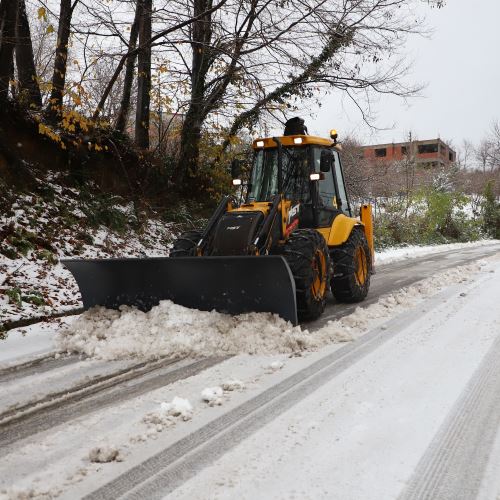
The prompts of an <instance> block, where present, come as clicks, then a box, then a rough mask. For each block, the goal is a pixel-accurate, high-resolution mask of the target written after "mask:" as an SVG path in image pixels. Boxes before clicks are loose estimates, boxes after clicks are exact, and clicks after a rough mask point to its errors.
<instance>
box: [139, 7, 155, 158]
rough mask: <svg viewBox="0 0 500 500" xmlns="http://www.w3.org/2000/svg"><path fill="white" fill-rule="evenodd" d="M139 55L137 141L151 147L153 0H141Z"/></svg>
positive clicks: (142, 146) (140, 144)
mask: <svg viewBox="0 0 500 500" xmlns="http://www.w3.org/2000/svg"><path fill="white" fill-rule="evenodd" d="M139 4H141V15H140V21H139V47H140V50H139V55H138V61H137V70H138V75H137V109H136V114H135V143H136V145H137V146H138V147H140V148H142V149H148V148H149V105H150V100H151V96H150V91H151V45H150V40H151V10H152V0H139Z"/></svg>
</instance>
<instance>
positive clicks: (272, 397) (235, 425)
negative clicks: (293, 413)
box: [85, 289, 454, 500]
mask: <svg viewBox="0 0 500 500" xmlns="http://www.w3.org/2000/svg"><path fill="white" fill-rule="evenodd" d="M453 293H454V292H453V289H448V290H445V291H444V292H441V293H439V294H437V295H435V296H434V297H432V298H431V299H428V300H427V301H426V302H425V307H426V311H427V312H428V311H430V310H431V309H433V308H435V307H438V306H440V305H442V301H443V299H444V298H446V297H448V296H451V295H453ZM421 315H422V312H421V310H420V308H417V309H416V310H412V311H408V312H406V313H403V314H401V315H399V316H398V317H396V318H393V319H391V320H389V321H388V322H386V323H384V324H383V325H380V326H379V327H377V328H375V329H373V330H372V331H371V332H369V333H367V334H365V335H363V337H361V338H360V339H358V340H357V341H355V342H353V343H351V344H348V345H345V346H344V347H341V348H340V349H338V350H337V351H335V352H333V353H331V354H329V355H327V356H325V357H323V358H321V359H319V360H318V361H316V362H314V363H313V364H312V365H310V366H308V367H306V368H304V369H302V370H300V371H299V372H297V373H295V374H293V375H291V376H290V377H288V378H287V379H285V380H283V381H282V382H280V383H278V384H277V385H275V386H273V387H271V388H269V389H267V390H266V391H264V392H263V393H261V394H259V395H257V396H255V397H254V398H252V399H250V400H249V401H247V402H245V403H243V404H241V405H240V406H238V407H236V408H234V409H233V410H231V411H229V412H228V413H226V414H225V415H222V416H221V417H219V418H216V419H215V420H213V421H212V422H210V423H208V424H206V425H205V426H203V427H202V428H200V429H198V430H197V431H195V432H193V433H192V434H190V435H188V436H186V437H184V438H182V439H180V440H179V441H177V442H176V443H174V444H173V445H171V446H169V447H168V448H166V449H164V450H162V451H161V452H159V453H157V454H156V455H153V456H152V457H150V458H149V459H147V460H145V461H144V462H142V463H141V464H139V465H137V466H135V467H132V468H131V469H129V470H128V471H126V472H124V473H123V474H121V475H120V476H118V477H116V478H115V479H113V480H112V481H110V482H109V483H107V484H105V485H103V486H102V487H100V488H99V489H97V490H96V491H94V492H92V493H90V494H89V495H87V496H86V497H85V499H86V500H98V499H105V500H107V499H109V498H127V499H139V500H143V499H144V498H148V499H152V498H164V497H165V496H166V495H167V494H168V493H170V492H172V491H173V490H174V489H176V488H177V487H178V486H180V485H181V484H183V483H184V482H186V481H187V480H189V479H190V478H191V477H193V476H195V475H196V474H197V473H198V472H199V471H200V470H202V469H203V468H205V467H207V466H208V465H210V464H211V463H212V462H214V461H215V460H217V459H218V458H219V457H221V456H222V455H223V454H224V453H226V452H227V451H229V450H231V449H232V448H234V447H235V446H236V445H237V444H239V443H240V442H242V441H243V440H244V439H246V438H247V437H248V436H250V435H251V434H253V433H254V432H256V431H258V430H259V429H260V428H262V427H264V426H265V425H266V424H267V423H269V422H271V421H272V420H274V419H276V418H277V417H278V416H280V415H281V414H282V413H284V412H285V411H287V410H288V409H290V408H291V407H293V406H294V405H296V404H297V403H299V402H300V401H302V400H303V399H304V398H306V397H307V396H309V395H310V394H311V393H312V392H313V391H315V390H316V389H318V388H319V387H321V386H323V385H324V384H326V383H327V382H329V381H330V380H331V379H333V378H334V377H335V376H337V375H339V374H340V373H342V372H343V371H345V370H346V369H348V368H349V367H351V366H352V365H353V364H355V363H356V362H358V361H359V360H361V359H362V358H363V357H365V356H367V355H368V354H370V353H372V352H373V351H374V350H376V349H377V348H379V347H380V346H382V345H383V344H384V343H386V342H387V341H388V340H390V339H392V338H394V337H395V336H396V335H397V334H398V333H399V331H401V330H402V329H403V328H404V327H406V326H407V325H408V324H409V323H410V322H412V321H415V320H417V319H419V318H420V316H421Z"/></svg>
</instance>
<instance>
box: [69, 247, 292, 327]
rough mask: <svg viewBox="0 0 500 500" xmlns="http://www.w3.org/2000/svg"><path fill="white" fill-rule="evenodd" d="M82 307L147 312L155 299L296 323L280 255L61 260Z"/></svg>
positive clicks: (288, 277)
mask: <svg viewBox="0 0 500 500" xmlns="http://www.w3.org/2000/svg"><path fill="white" fill-rule="evenodd" d="M62 263H63V264H64V265H65V266H66V267H67V268H68V269H69V270H70V271H71V273H72V274H73V276H74V277H75V279H76V282H77V284H78V287H79V288H80V293H81V295H82V300H83V305H84V308H85V309H89V308H90V307H93V306H104V307H107V308H110V309H117V308H118V307H119V306H120V305H128V306H135V307H138V308H139V309H141V310H142V311H148V310H149V309H151V308H152V307H153V306H156V305H158V303H159V302H160V300H167V299H168V300H171V301H172V302H175V303H176V304H180V305H182V306H185V307H190V308H194V309H200V310H202V311H211V310H212V309H215V310H217V311H219V312H223V313H227V314H233V315H235V314H242V313H246V312H271V313H275V314H278V315H279V316H281V317H282V318H283V319H285V320H287V321H290V322H291V323H293V324H294V325H296V324H297V306H296V299H295V283H294V280H293V276H292V273H291V271H290V268H289V267H288V264H287V263H286V261H285V259H284V258H283V257H281V256H262V257H253V256H249V257H247V256H243V257H239V256H235V257H180V258H175V259H171V258H166V257H158V258H140V259H136V258H134V259H92V260H77V259H65V260H62Z"/></svg>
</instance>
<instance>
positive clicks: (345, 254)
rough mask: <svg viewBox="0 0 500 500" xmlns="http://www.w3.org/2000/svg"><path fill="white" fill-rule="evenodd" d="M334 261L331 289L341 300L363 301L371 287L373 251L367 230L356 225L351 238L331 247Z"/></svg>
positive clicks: (331, 255)
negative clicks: (367, 237) (367, 238)
mask: <svg viewBox="0 0 500 500" xmlns="http://www.w3.org/2000/svg"><path fill="white" fill-rule="evenodd" d="M330 257H331V259H332V263H333V276H332V280H331V289H332V293H333V296H334V297H335V298H336V299H337V300H338V301H339V302H361V301H362V300H364V299H365V297H366V296H367V294H368V290H369V288H370V275H371V271H372V269H371V262H372V261H371V253H370V247H369V246H368V241H367V240H366V236H365V232H364V231H363V228H362V227H361V226H354V227H353V229H352V232H351V235H350V236H349V239H348V240H347V241H346V242H345V243H344V244H343V245H340V246H338V247H334V248H332V249H330Z"/></svg>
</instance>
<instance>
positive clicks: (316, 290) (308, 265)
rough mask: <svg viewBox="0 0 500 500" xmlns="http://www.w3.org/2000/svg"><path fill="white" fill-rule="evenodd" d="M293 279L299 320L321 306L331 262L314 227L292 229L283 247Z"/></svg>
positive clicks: (315, 314) (317, 313) (314, 314)
mask: <svg viewBox="0 0 500 500" xmlns="http://www.w3.org/2000/svg"><path fill="white" fill-rule="evenodd" d="M283 256H284V257H285V259H286V261H287V262H288V265H289V266H290V270H291V271H292V275H293V278H294V280H295V289H296V296H297V314H298V319H299V321H310V320H314V319H317V318H318V317H319V316H320V315H321V314H322V313H323V311H324V310H325V304H326V296H327V293H328V285H329V281H330V274H331V271H330V270H331V266H330V256H329V253H328V246H327V244H326V241H325V239H324V238H323V236H322V235H321V234H320V233H318V231H315V230H314V229H299V230H297V231H294V232H293V233H292V234H291V235H290V237H289V239H288V241H287V242H286V243H285V246H284V249H283Z"/></svg>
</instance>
